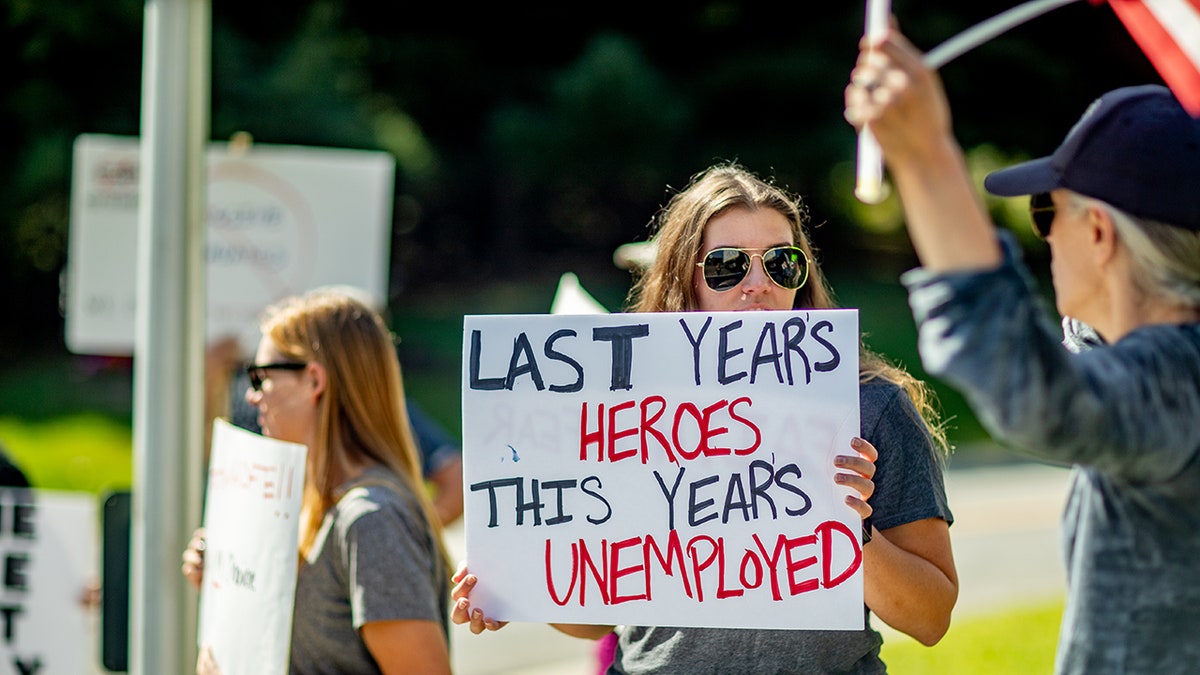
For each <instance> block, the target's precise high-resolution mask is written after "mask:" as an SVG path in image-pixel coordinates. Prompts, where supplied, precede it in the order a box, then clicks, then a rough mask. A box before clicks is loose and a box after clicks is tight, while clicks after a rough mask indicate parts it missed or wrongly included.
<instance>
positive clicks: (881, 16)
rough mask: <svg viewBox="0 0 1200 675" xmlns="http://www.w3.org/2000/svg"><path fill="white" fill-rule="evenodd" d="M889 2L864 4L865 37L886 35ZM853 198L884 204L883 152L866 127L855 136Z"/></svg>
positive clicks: (876, 0) (870, 39) (872, 37)
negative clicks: (856, 139) (855, 159)
mask: <svg viewBox="0 0 1200 675" xmlns="http://www.w3.org/2000/svg"><path fill="white" fill-rule="evenodd" d="M891 12H892V3H891V0H867V10H866V13H867V20H866V35H867V40H868V41H869V42H870V41H874V40H877V39H878V38H880V37H881V36H882V35H883V34H884V32H886V31H887V27H888V17H889V16H890V15H891ZM854 194H855V196H857V197H858V198H859V200H860V201H862V202H864V203H867V204H878V203H879V202H881V201H883V197H884V195H883V152H882V151H881V150H880V148H879V142H878V141H876V140H875V135H874V134H872V133H871V130H870V129H869V128H868V127H863V128H862V129H861V130H859V132H858V170H857V178H856V181H855V184H854Z"/></svg>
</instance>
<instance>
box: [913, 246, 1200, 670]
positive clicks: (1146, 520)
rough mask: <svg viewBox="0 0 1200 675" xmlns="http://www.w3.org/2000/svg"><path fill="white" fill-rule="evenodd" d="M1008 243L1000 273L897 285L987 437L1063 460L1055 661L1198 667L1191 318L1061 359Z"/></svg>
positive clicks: (916, 278)
mask: <svg viewBox="0 0 1200 675" xmlns="http://www.w3.org/2000/svg"><path fill="white" fill-rule="evenodd" d="M1003 241H1004V245H1005V253H1006V259H1005V263H1004V264H1003V265H1002V266H1001V267H999V268H997V269H996V270H992V271H987V272H977V273H957V274H941V275H934V274H931V273H929V272H928V271H926V270H914V271H912V272H909V273H907V274H906V275H905V277H904V279H903V281H904V283H905V285H907V286H908V288H909V301H910V304H911V305H912V308H913V313H914V316H915V317H916V319H917V322H918V324H919V325H920V349H921V358H922V360H923V362H924V363H925V367H926V369H927V370H928V371H929V372H930V373H933V374H935V375H939V376H941V377H942V378H944V379H945V380H946V381H948V382H950V383H951V384H952V385H954V386H955V387H957V388H958V389H959V390H961V391H962V392H964V393H965V395H966V397H967V400H968V401H969V402H970V404H971V407H972V408H973V409H974V410H975V412H976V413H977V414H978V415H979V418H980V420H981V421H982V422H983V423H984V424H985V425H986V426H987V428H988V429H989V430H990V431H991V433H992V435H993V436H994V437H995V438H996V439H997V440H1000V441H1003V442H1005V443H1007V444H1010V445H1012V446H1014V447H1016V448H1019V449H1021V450H1023V451H1026V452H1028V453H1030V454H1031V455H1033V456H1035V457H1038V458H1041V459H1044V460H1047V461H1051V462H1056V463H1062V464H1073V465H1074V469H1073V472H1072V477H1071V486H1070V491H1069V494H1068V498H1067V505H1066V510H1065V512H1064V514H1063V533H1062V534H1063V546H1064V550H1065V555H1066V563H1067V582H1068V583H1067V604H1066V609H1065V612H1064V615H1063V624H1062V629H1061V633H1060V636H1059V644H1058V655H1057V657H1056V670H1057V672H1058V673H1062V674H1066V673H1070V674H1076V673H1078V674H1080V675H1082V674H1084V673H1087V674H1088V675H1097V674H1100V675H1103V674H1105V673H1154V674H1155V675H1160V674H1163V673H1167V674H1169V673H1194V672H1196V671H1197V668H1200V638H1198V637H1197V636H1200V583H1197V579H1200V536H1197V532H1198V531H1200V325H1196V324H1188V325H1151V326H1144V327H1142V328H1139V329H1137V330H1134V331H1132V332H1130V333H1129V334H1127V335H1126V336H1124V337H1123V338H1121V339H1120V340H1119V341H1118V342H1116V343H1115V344H1112V345H1103V344H1099V343H1098V342H1096V341H1092V342H1093V343H1094V344H1092V345H1090V346H1091V348H1090V349H1086V350H1085V351H1082V352H1081V353H1078V354H1072V353H1070V352H1069V351H1068V350H1066V349H1063V348H1062V346H1060V345H1059V341H1060V339H1061V338H1060V335H1059V334H1058V331H1057V330H1056V326H1055V325H1054V323H1053V321H1052V320H1051V319H1050V317H1049V313H1048V312H1047V311H1046V308H1045V307H1044V306H1042V305H1041V304H1040V302H1039V301H1038V300H1037V299H1036V297H1037V296H1036V295H1035V294H1034V291H1033V285H1032V282H1031V281H1030V279H1029V277H1028V272H1027V270H1026V269H1025V268H1024V267H1023V266H1022V265H1021V264H1020V263H1019V262H1018V260H1017V256H1018V251H1017V249H1016V247H1015V245H1014V244H1013V243H1012V241H1011V240H1009V239H1008V238H1004V240H1003ZM1068 344H1071V345H1072V346H1074V347H1077V348H1081V347H1086V346H1089V345H1082V344H1079V343H1078V341H1077V340H1075V339H1073V336H1068ZM1013 555H1020V552H1019V551H1014V552H1013Z"/></svg>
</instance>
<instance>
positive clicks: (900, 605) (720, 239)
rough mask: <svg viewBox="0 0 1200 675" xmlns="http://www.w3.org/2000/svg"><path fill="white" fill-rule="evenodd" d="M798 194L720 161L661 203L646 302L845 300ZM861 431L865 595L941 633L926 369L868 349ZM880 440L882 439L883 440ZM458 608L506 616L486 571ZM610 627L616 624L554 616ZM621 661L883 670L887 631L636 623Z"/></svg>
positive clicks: (937, 498)
mask: <svg viewBox="0 0 1200 675" xmlns="http://www.w3.org/2000/svg"><path fill="white" fill-rule="evenodd" d="M806 221H807V214H806V212H805V210H804V207H803V205H802V204H801V202H800V201H799V199H798V198H793V197H792V196H791V195H789V194H787V193H786V192H785V191H783V190H781V189H779V188H778V187H776V186H774V185H772V184H770V183H767V182H765V181H763V180H761V179H759V178H757V177H756V176H754V175H753V174H751V173H749V172H747V171H746V170H745V169H743V168H741V167H740V166H737V165H733V164H728V165H718V166H715V167H712V168H710V169H709V170H707V171H705V172H703V173H702V174H700V175H699V176H697V177H696V178H695V179H694V180H693V181H692V183H691V184H690V185H689V186H688V187H687V188H686V189H685V190H683V191H682V192H680V193H678V194H676V195H675V196H674V197H673V198H672V199H671V201H670V203H669V204H668V205H667V207H666V208H665V209H664V210H663V211H662V212H661V214H660V215H659V217H658V220H657V232H656V233H655V235H654V238H655V242H656V246H657V255H656V257H655V259H654V261H653V263H652V264H651V265H650V267H649V268H648V269H647V270H646V272H645V273H644V274H643V275H642V276H641V277H640V278H639V279H638V281H637V282H636V284H635V286H634V288H633V290H632V292H631V294H630V307H631V309H632V310H633V311H637V312H680V311H705V312H713V311H746V310H791V309H793V308H799V307H806V308H824V309H827V308H833V307H835V303H834V301H833V297H832V294H831V292H830V290H829V288H828V286H827V284H826V281H825V278H824V276H823V274H822V273H821V270H820V268H819V267H818V266H816V265H815V264H813V263H812V261H814V260H815V257H814V254H813V251H812V247H811V245H810V244H809V241H808V238H807V235H806V233H805V229H804V228H805V225H806ZM859 379H860V406H861V415H860V419H861V435H862V438H858V439H855V441H854V443H853V444H852V446H853V447H852V449H853V450H854V451H856V453H857V454H854V455H842V456H839V457H838V458H837V466H838V468H839V469H840V470H841V471H842V473H839V474H837V477H836V480H837V481H838V482H839V483H841V484H843V485H846V486H848V487H850V488H851V489H852V490H854V491H856V492H858V493H859V496H847V497H846V504H847V505H848V506H849V507H850V508H852V509H854V510H855V512H857V513H858V514H859V515H860V516H861V517H862V518H863V519H864V540H869V541H870V543H868V544H865V545H864V546H863V549H862V555H863V566H864V573H863V580H864V598H865V601H866V608H865V609H864V612H865V613H866V615H867V616H868V619H869V616H870V614H872V613H873V614H874V615H876V616H878V617H879V618H880V619H882V620H883V621H885V622H887V623H888V624H889V625H891V626H892V627H894V628H897V629H898V630H901V631H903V632H905V633H907V634H909V635H912V636H913V637H915V638H916V639H918V640H920V641H921V642H922V643H924V644H927V645H932V644H934V643H936V642H937V641H938V640H940V639H941V637H942V635H944V634H945V632H946V630H947V628H948V627H949V623H950V612H951V610H952V609H953V607H954V603H955V601H956V600H957V597H958V579H957V573H956V571H955V567H954V561H953V555H952V553H951V549H950V538H949V524H950V522H951V514H950V509H949V507H948V504H947V502H946V497H945V489H944V484H943V478H942V466H941V461H940V456H939V452H940V450H941V449H942V448H943V447H944V439H943V438H942V436H941V433H940V425H939V424H937V423H936V422H930V421H929V420H935V419H936V416H935V415H934V413H933V411H932V409H931V406H930V400H929V396H928V394H927V392H926V390H925V388H924V387H923V386H922V384H921V383H920V382H918V381H917V380H915V379H914V378H912V377H911V376H910V375H909V374H907V373H906V372H904V371H903V370H900V369H899V368H896V367H895V366H892V365H890V364H888V363H887V362H886V361H885V360H884V359H883V358H882V357H880V356H878V355H876V354H874V353H872V352H870V351H869V350H866V349H862V350H861V354H860V378H859ZM876 447H878V448H880V450H881V452H878V453H877V452H876V450H875V448H876ZM455 580H456V581H457V582H458V585H457V586H456V587H455V589H454V592H453V600H454V603H455V604H454V607H453V609H452V612H451V619H452V620H453V621H454V622H455V623H469V624H470V628H471V630H472V631H473V632H476V633H478V632H481V631H483V630H495V629H497V628H499V627H500V626H501V625H502V624H500V623H499V622H495V621H493V620H491V619H488V618H487V617H484V616H483V615H482V613H481V612H480V611H479V610H478V609H476V610H474V611H472V608H471V605H470V601H469V594H470V592H471V589H472V588H474V587H475V585H476V584H477V583H479V580H478V579H477V578H476V577H475V576H474V575H471V574H469V573H467V571H466V569H465V567H464V568H462V569H460V570H459V572H458V574H456V575H455ZM556 628H558V629H559V630H561V631H563V632H565V633H568V634H571V635H575V636H579V637H590V638H600V637H603V636H604V635H606V634H608V633H610V632H612V630H613V627H612V626H592V625H569V626H565V625H556ZM618 633H619V641H618V646H617V651H616V656H615V658H614V662H613V665H612V667H611V669H610V672H614V673H641V672H652V671H663V670H666V671H670V672H713V671H718V672H742V671H754V672H856V673H880V672H885V670H886V669H885V666H884V664H883V662H882V661H881V660H880V658H879V647H880V645H881V644H882V637H881V636H880V635H879V633H878V632H877V631H875V630H874V629H872V628H871V627H870V623H869V620H868V622H867V624H866V628H865V629H864V630H862V631H793V630H761V629H752V630H747V629H742V630H737V629H718V628H679V627H652V626H625V627H622V628H621V629H620V630H619V631H618Z"/></svg>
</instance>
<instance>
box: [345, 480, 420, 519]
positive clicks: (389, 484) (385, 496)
mask: <svg viewBox="0 0 1200 675" xmlns="http://www.w3.org/2000/svg"><path fill="white" fill-rule="evenodd" d="M343 490H344V491H343V494H342V496H341V498H339V499H338V501H337V505H336V507H335V508H336V510H337V515H338V519H339V520H341V521H343V522H345V523H347V524H348V523H352V522H354V521H357V520H359V519H361V518H363V517H365V516H368V515H370V514H374V513H381V512H384V513H401V514H404V513H407V512H409V511H410V510H412V504H413V499H412V498H411V496H409V495H407V494H406V492H407V490H406V488H405V487H404V483H403V481H402V480H401V479H400V477H399V476H396V475H395V474H394V473H392V472H391V471H389V470H388V469H386V468H383V467H378V466H377V467H371V468H369V469H367V470H366V471H363V473H362V474H361V475H360V476H359V477H358V478H355V479H354V480H352V481H350V482H349V483H348V484H347V485H345V486H344V487H343Z"/></svg>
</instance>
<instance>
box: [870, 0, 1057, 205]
mask: <svg viewBox="0 0 1200 675" xmlns="http://www.w3.org/2000/svg"><path fill="white" fill-rule="evenodd" d="M1078 1H1079V0H1028V2H1025V3H1022V4H1020V5H1017V6H1016V7H1013V8H1012V9H1009V10H1006V11H1004V12H1001V13H1000V14H997V15H996V16H993V17H992V18H990V19H988V20H986V21H983V22H982V23H979V24H976V25H974V26H972V27H970V28H968V29H967V30H964V31H963V32H961V33H959V34H958V35H955V36H954V37H952V38H950V39H949V40H946V41H945V42H943V43H942V44H940V45H938V46H937V47H934V48H933V49H931V50H929V51H928V52H926V54H925V65H927V66H929V67H930V68H932V69H934V70H937V69H938V68H941V67H942V66H944V65H946V64H947V63H949V62H950V61H953V60H954V59H956V58H958V57H960V56H962V55H963V54H965V53H967V52H969V51H971V50H972V49H974V48H976V47H978V46H979V45H981V44H983V43H985V42H987V41H988V40H991V39H992V38H994V37H996V36H997V35H1000V34H1001V33H1004V32H1006V31H1009V30H1011V29H1013V28H1015V27H1017V26H1019V25H1021V24H1023V23H1025V22H1026V21H1029V20H1031V19H1035V18H1037V17H1039V16H1041V15H1043V14H1045V13H1046V12H1049V11H1051V10H1053V9H1058V8H1059V7H1062V6H1064V5H1069V4H1071V3H1073V2H1078ZM889 5H890V2H889V0H867V30H866V33H867V38H868V39H869V40H870V39H874V38H876V37H878V36H879V35H880V34H882V32H883V31H885V30H887V21H888V14H889V13H890V11H891V8H890V6H889ZM854 194H855V196H857V197H858V199H859V200H860V201H862V202H864V203H866V204H878V203H879V202H881V201H883V197H884V194H883V153H882V152H881V150H880V148H879V143H878V141H876V140H875V137H874V136H873V135H872V134H871V130H870V129H869V128H867V127H863V129H862V130H861V131H860V132H859V134H858V177H857V182H856V184H855V187H854Z"/></svg>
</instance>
